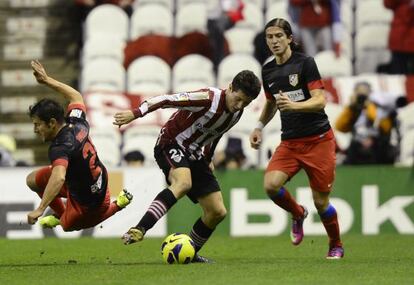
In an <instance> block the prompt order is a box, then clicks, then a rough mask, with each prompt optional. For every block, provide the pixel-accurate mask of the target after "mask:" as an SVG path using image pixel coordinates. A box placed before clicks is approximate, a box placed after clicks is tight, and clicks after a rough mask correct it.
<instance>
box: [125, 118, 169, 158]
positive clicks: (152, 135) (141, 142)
mask: <svg viewBox="0 0 414 285" xmlns="http://www.w3.org/2000/svg"><path fill="white" fill-rule="evenodd" d="M160 129H161V127H160V126H158V125H148V126H134V127H131V128H128V129H127V130H126V131H125V132H124V136H123V138H124V146H123V148H122V154H126V153H128V152H130V151H134V150H139V151H140V152H141V153H142V154H143V155H144V157H145V163H144V164H145V166H153V165H155V164H156V162H155V159H154V146H155V143H156V141H157V138H158V135H159V131H160Z"/></svg>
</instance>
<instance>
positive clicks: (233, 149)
mask: <svg viewBox="0 0 414 285" xmlns="http://www.w3.org/2000/svg"><path fill="white" fill-rule="evenodd" d="M245 162H246V156H245V154H244V151H243V147H242V141H241V139H239V138H232V137H229V139H228V141H227V146H226V149H225V150H224V151H222V152H217V153H216V155H215V156H214V166H215V167H216V168H217V169H241V168H242V167H243V166H244V164H245Z"/></svg>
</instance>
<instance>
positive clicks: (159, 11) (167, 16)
mask: <svg viewBox="0 0 414 285" xmlns="http://www.w3.org/2000/svg"><path fill="white" fill-rule="evenodd" d="M173 27H174V19H173V15H172V13H171V11H170V10H169V9H168V8H167V7H165V6H162V5H158V4H148V5H143V6H138V7H137V8H136V9H135V11H134V12H133V13H132V16H131V33H130V37H129V38H130V40H135V39H138V38H139V37H141V36H144V35H148V34H156V35H162V36H172V35H173Z"/></svg>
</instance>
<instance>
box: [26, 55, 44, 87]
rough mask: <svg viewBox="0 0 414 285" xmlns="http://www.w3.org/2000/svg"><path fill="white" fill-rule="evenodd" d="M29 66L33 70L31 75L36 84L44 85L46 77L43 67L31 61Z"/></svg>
mask: <svg viewBox="0 0 414 285" xmlns="http://www.w3.org/2000/svg"><path fill="white" fill-rule="evenodd" d="M30 64H31V66H32V69H33V75H34V77H35V78H36V80H37V82H39V83H41V84H43V83H46V80H47V78H48V76H47V73H46V70H45V68H44V67H43V65H42V64H41V63H40V62H39V61H38V60H32V61H31V62H30Z"/></svg>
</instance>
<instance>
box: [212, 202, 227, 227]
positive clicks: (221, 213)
mask: <svg viewBox="0 0 414 285" xmlns="http://www.w3.org/2000/svg"><path fill="white" fill-rule="evenodd" d="M208 215H209V216H210V220H211V221H213V223H214V224H216V225H217V224H219V223H220V222H221V221H223V220H224V218H225V217H226V215H227V209H226V208H225V207H224V206H223V207H217V208H214V209H213V210H211V211H209V213H208Z"/></svg>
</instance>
